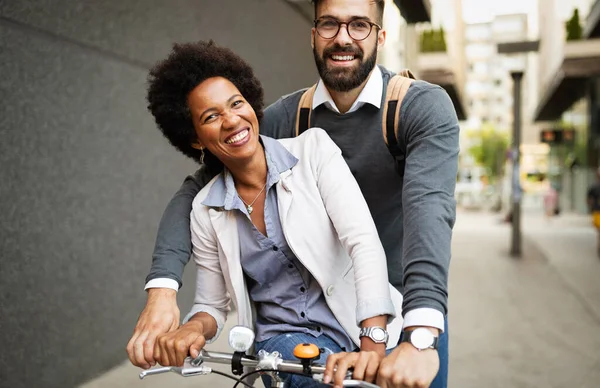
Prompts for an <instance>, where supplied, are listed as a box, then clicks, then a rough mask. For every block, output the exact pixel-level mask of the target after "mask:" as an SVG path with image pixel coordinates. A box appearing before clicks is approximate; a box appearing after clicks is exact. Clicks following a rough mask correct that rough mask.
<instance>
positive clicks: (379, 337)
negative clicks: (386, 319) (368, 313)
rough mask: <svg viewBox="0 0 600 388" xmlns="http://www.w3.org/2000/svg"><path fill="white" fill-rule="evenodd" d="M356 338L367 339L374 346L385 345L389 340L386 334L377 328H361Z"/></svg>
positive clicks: (381, 328) (382, 329) (383, 330)
mask: <svg viewBox="0 0 600 388" xmlns="http://www.w3.org/2000/svg"><path fill="white" fill-rule="evenodd" d="M358 336H359V337H369V338H370V339H371V340H372V341H373V342H375V343H376V344H382V343H383V344H385V343H387V340H388V338H389V335H388V332H387V331H386V330H385V329H384V328H383V327H379V326H372V327H363V328H362V329H360V333H359V334H358Z"/></svg>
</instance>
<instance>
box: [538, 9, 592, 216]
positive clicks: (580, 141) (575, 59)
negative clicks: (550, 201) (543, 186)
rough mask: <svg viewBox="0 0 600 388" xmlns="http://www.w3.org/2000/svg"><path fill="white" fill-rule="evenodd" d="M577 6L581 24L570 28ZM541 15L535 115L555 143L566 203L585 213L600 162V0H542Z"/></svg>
mask: <svg viewBox="0 0 600 388" xmlns="http://www.w3.org/2000/svg"><path fill="white" fill-rule="evenodd" d="M575 10H577V12H578V15H579V17H580V27H581V28H580V29H579V31H577V30H578V29H575V32H574V31H573V30H571V31H570V32H568V31H567V26H566V23H567V21H568V20H569V19H570V18H572V17H573V15H574V12H575ZM539 19H540V20H539V33H540V38H541V41H540V49H539V80H538V85H539V88H538V100H537V103H536V104H535V108H534V109H533V114H532V118H533V120H535V121H536V122H538V123H540V126H541V128H542V130H543V131H544V132H543V133H544V134H545V137H544V141H546V142H547V143H548V144H549V145H550V147H551V151H550V166H551V170H550V174H551V179H552V180H553V183H554V184H555V185H556V186H557V187H559V191H560V201H561V206H562V208H563V209H564V210H569V211H576V212H586V211H587V209H586V203H585V196H586V191H587V187H588V185H589V184H590V183H592V182H593V180H594V179H595V178H594V172H595V170H596V168H597V166H598V165H599V163H600V160H599V151H600V1H599V0H568V1H564V0H546V1H540V2H539ZM565 131H566V132H565ZM569 133H573V134H574V136H571V135H570V134H569ZM567 135H568V136H567Z"/></svg>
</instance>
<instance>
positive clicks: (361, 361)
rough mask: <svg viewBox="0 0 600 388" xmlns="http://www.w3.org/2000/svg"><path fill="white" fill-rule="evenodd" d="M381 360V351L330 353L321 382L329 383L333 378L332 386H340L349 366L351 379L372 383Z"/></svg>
mask: <svg viewBox="0 0 600 388" xmlns="http://www.w3.org/2000/svg"><path fill="white" fill-rule="evenodd" d="M382 360H383V356H382V355H381V352H377V351H371V350H361V351H360V352H350V353H335V354H331V355H329V357H327V363H326V364H325V374H324V377H323V382H324V383H325V384H329V383H330V382H331V381H332V380H333V384H334V387H336V388H337V387H342V381H343V380H344V379H345V378H346V372H347V371H348V369H349V368H354V372H353V373H352V378H353V379H356V380H363V381H366V382H368V383H373V382H375V378H376V377H377V370H378V369H379V364H380V363H381V361H382ZM334 369H335V373H334Z"/></svg>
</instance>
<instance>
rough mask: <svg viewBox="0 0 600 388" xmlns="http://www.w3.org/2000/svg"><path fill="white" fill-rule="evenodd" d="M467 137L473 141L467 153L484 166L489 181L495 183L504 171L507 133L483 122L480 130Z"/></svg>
mask: <svg viewBox="0 0 600 388" xmlns="http://www.w3.org/2000/svg"><path fill="white" fill-rule="evenodd" d="M469 137H470V138H471V139H472V140H473V142H474V143H475V145H473V146H472V147H471V148H469V153H470V154H471V155H472V156H473V159H474V160H475V163H477V164H478V165H480V166H481V167H483V168H485V171H486V173H487V175H488V178H489V181H490V183H492V184H493V183H495V182H496V179H497V178H499V177H501V176H502V175H503V173H504V162H505V160H506V152H507V150H508V134H507V133H506V132H502V131H498V130H496V129H495V128H494V127H493V126H491V125H489V124H484V125H483V127H482V128H481V129H480V130H477V131H473V132H471V133H470V136H469Z"/></svg>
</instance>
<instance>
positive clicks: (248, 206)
mask: <svg viewBox="0 0 600 388" xmlns="http://www.w3.org/2000/svg"><path fill="white" fill-rule="evenodd" d="M266 187H267V182H265V185H264V186H263V188H262V189H260V191H259V192H258V194H256V197H255V198H254V201H252V202H251V203H250V204H247V203H246V201H244V198H242V196H241V195H240V194H239V193H238V197H240V199H241V200H242V202H243V203H244V205H246V210H248V214H252V211H253V210H254V208H253V207H252V205H254V202H256V200H257V199H258V197H259V196H260V195H261V194H262V192H263V191H264V190H265V188H266Z"/></svg>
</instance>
